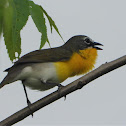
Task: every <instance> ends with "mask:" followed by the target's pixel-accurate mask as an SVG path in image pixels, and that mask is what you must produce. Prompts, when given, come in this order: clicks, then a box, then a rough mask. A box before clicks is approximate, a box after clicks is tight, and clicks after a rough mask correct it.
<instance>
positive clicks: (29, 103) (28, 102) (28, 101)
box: [22, 83, 33, 117]
mask: <svg viewBox="0 0 126 126" xmlns="http://www.w3.org/2000/svg"><path fill="white" fill-rule="evenodd" d="M22 84H23V83H22ZM23 88H24V92H25V96H26V100H27V105H28V107H29V109H30V111H31V108H30V105H31V102H30V100H29V99H28V94H27V91H26V87H25V85H24V84H23ZM31 112H32V111H31ZM31 115H32V117H33V113H31Z"/></svg>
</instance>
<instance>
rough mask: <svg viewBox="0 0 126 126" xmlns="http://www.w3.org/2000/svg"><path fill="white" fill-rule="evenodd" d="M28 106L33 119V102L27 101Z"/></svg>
mask: <svg viewBox="0 0 126 126" xmlns="http://www.w3.org/2000/svg"><path fill="white" fill-rule="evenodd" d="M27 104H28V108H29V110H30V111H31V116H32V118H33V112H32V110H31V108H30V107H31V102H30V101H29V100H28V99H27Z"/></svg>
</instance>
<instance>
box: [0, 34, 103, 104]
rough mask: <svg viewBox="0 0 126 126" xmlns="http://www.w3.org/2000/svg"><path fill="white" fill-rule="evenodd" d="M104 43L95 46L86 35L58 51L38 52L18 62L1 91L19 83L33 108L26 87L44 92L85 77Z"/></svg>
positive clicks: (56, 48) (43, 50) (78, 36)
mask: <svg viewBox="0 0 126 126" xmlns="http://www.w3.org/2000/svg"><path fill="white" fill-rule="evenodd" d="M98 46H103V45H102V44H101V43H98V42H94V41H93V40H92V39H91V38H89V37H88V36H86V35H76V36H73V37H71V38H70V39H69V40H68V41H67V42H66V43H64V44H63V45H61V46H59V47H55V48H48V49H41V50H35V51H32V52H30V53H27V54H25V55H24V56H22V57H21V58H19V59H18V60H17V61H16V62H15V63H14V65H13V66H12V67H10V68H8V69H6V70H5V72H8V73H7V75H6V76H5V78H4V79H3V80H2V82H1V83H0V88H2V87H3V86H5V85H8V84H10V83H13V82H15V81H18V80H20V81H21V82H22V85H23V87H24V91H25V95H26V100H27V104H28V106H29V105H30V104H31V102H30V100H29V98H28V95H27V91H26V87H25V86H27V87H29V88H31V89H33V90H39V91H45V90H49V89H51V88H53V87H55V86H58V88H60V87H62V86H63V85H61V83H62V82H63V81H64V80H66V79H67V78H69V77H73V76H76V75H81V74H86V73H87V72H89V71H91V70H92V69H93V68H94V65H95V63H96V59H97V56H98V53H97V50H102V48H100V47H98Z"/></svg>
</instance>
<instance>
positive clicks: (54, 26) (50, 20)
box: [40, 6, 64, 41]
mask: <svg viewBox="0 0 126 126" xmlns="http://www.w3.org/2000/svg"><path fill="white" fill-rule="evenodd" d="M40 7H41V6H40ZM41 10H42V11H43V12H44V14H45V15H46V17H47V19H48V21H49V24H50V28H51V33H52V27H53V28H54V29H55V30H56V32H57V33H58V34H59V36H60V37H61V38H62V40H63V37H62V36H61V34H60V32H59V30H58V28H57V26H56V24H55V22H54V21H53V19H52V18H51V17H50V16H49V15H48V14H47V12H46V11H45V10H44V9H43V8H42V7H41ZM63 41H64V40H63Z"/></svg>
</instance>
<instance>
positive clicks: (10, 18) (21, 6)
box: [3, 0, 29, 61]
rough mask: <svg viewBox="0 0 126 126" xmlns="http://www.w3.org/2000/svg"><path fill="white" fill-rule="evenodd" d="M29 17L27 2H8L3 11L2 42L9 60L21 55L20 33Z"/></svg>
mask: <svg viewBox="0 0 126 126" xmlns="http://www.w3.org/2000/svg"><path fill="white" fill-rule="evenodd" d="M28 16H29V3H28V1H27V0H8V3H7V7H6V8H5V9H4V25H3V26H4V28H3V33H4V40H5V44H6V48H7V50H8V54H9V57H10V60H11V61H13V60H14V59H16V56H15V53H16V52H17V53H18V58H19V56H20V54H21V37H20V31H21V29H22V28H23V27H24V25H25V24H26V22H27V20H28Z"/></svg>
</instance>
